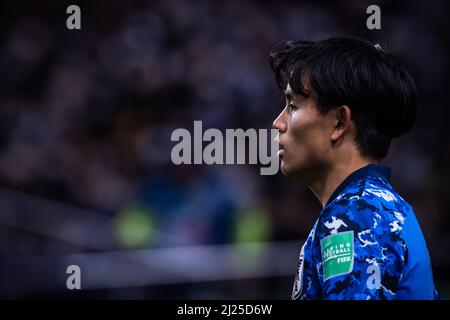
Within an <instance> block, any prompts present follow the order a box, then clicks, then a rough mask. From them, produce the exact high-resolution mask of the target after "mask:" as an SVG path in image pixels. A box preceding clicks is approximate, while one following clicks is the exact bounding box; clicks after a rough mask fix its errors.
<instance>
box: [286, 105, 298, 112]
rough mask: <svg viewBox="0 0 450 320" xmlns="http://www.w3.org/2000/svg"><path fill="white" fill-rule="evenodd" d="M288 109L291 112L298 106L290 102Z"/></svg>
mask: <svg viewBox="0 0 450 320" xmlns="http://www.w3.org/2000/svg"><path fill="white" fill-rule="evenodd" d="M288 109H289V111H290V112H292V111H295V110H296V109H297V107H296V106H294V105H293V104H288Z"/></svg>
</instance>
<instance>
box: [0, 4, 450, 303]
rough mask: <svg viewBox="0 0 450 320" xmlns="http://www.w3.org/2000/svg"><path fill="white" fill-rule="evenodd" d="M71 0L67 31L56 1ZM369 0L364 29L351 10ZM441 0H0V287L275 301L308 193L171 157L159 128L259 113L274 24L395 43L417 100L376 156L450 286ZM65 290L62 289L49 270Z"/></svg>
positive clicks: (246, 168) (270, 103) (282, 293)
mask: <svg viewBox="0 0 450 320" xmlns="http://www.w3.org/2000/svg"><path fill="white" fill-rule="evenodd" d="M70 4H77V5H79V6H80V7H81V25H82V29H81V30H73V31H70V30H68V29H67V28H66V19H67V17H68V14H66V8H67V6H68V5H70ZM370 4H377V5H379V6H380V8H381V17H382V18H381V27H382V29H381V30H368V29H367V28H366V19H367V17H368V14H366V8H367V6H368V5H370ZM448 12H450V10H449V3H448V1H444V0H440V1H439V0H438V1H417V0H416V1H395V2H394V1H375V2H373V1H371V2H366V1H321V2H317V1H286V2H280V1H133V2H132V1H86V2H83V1H73V2H64V1H27V2H24V1H3V2H2V3H1V4H0V297H3V298H36V297H37V298H48V297H60V298H74V297H75V298H108V299H109V298H136V299H153V298H163V299H165V298H183V299H199V298H210V299H215V298H225V299H228V298H232V299H242V298H243V299H258V298H268V299H289V297H290V291H291V287H292V282H293V278H294V274H295V269H296V261H297V256H298V253H299V250H300V247H301V244H302V241H303V239H305V238H306V237H307V235H308V233H309V230H310V229H311V227H312V225H313V223H314V221H315V220H316V218H317V216H318V214H319V212H320V208H321V207H320V205H319V203H318V201H317V200H316V199H315V198H314V197H313V195H312V193H311V192H310V191H309V190H308V189H307V188H306V187H304V186H301V185H298V184H295V183H293V182H292V181H290V180H289V179H288V178H286V177H284V176H283V175H282V174H281V173H278V174H277V175H275V176H261V175H260V174H259V166H255V165H215V166H207V165H184V166H183V165H182V166H175V165H173V164H172V163H171V161H170V152H171V149H172V147H173V146H174V144H175V143H174V142H171V141H170V135H171V133H172V131H173V130H174V129H176V128H187V129H189V130H192V128H193V121H194V120H202V121H203V126H204V130H205V129H206V128H208V127H212V128H218V129H220V130H221V131H223V132H224V130H225V129H226V128H231V129H233V128H243V129H247V128H262V129H263V128H266V129H270V128H271V125H272V122H273V120H274V119H275V117H276V116H277V115H278V113H279V112H280V111H281V109H282V107H283V103H284V102H283V100H282V99H281V95H280V92H279V91H278V90H277V88H276V85H275V82H274V79H273V74H272V72H271V70H270V69H269V66H268V54H269V52H270V49H271V48H272V47H273V46H274V45H275V44H276V43H278V42H280V41H283V40H289V39H308V40H318V39H322V38H325V37H330V36H350V35H351V36H358V37H362V38H364V39H367V40H370V41H372V42H374V43H376V42H378V43H380V44H382V45H383V46H384V47H385V48H386V49H387V51H389V52H391V53H393V54H395V55H397V56H399V57H400V58H401V60H402V61H404V62H405V63H406V64H407V66H408V69H409V70H410V73H411V74H412V75H413V77H414V78H415V80H416V82H417V87H418V93H419V101H420V107H419V116H418V119H417V123H416V125H415V127H414V129H413V131H412V132H411V133H409V134H407V135H406V136H404V137H401V138H399V139H398V140H394V142H393V144H392V147H391V149H390V153H389V156H388V157H387V159H386V160H385V163H386V164H388V165H390V166H391V167H392V169H393V175H392V182H393V185H394V187H395V188H396V189H397V191H398V192H399V193H400V194H401V195H402V196H403V197H404V198H405V199H406V200H407V201H408V202H409V203H411V204H412V205H413V206H414V208H415V212H416V215H417V217H418V219H419V221H420V223H421V226H422V229H423V231H424V234H425V237H426V239H427V241H428V246H429V249H430V253H431V256H432V261H433V267H434V273H435V281H436V286H437V288H438V290H439V292H440V294H441V296H442V298H444V299H446V298H450V273H449V270H450V269H449V268H450V258H449V256H448V251H447V250H448V244H449V242H450V223H449V222H450V221H449V205H450V203H449V202H450V194H449V190H448V187H447V186H448V182H449V162H450V154H449V151H450V148H449V147H450V145H449V133H448V128H447V123H448V121H449V113H448V99H447V97H448V92H449V90H450V86H449V75H448V70H449V65H448V64H449V31H448V30H450V26H449V20H448ZM71 264H77V265H79V266H80V267H81V270H82V290H81V291H76V292H74V291H69V290H68V289H67V288H66V285H65V284H66V278H67V277H68V275H67V274H66V268H67V266H68V265H71Z"/></svg>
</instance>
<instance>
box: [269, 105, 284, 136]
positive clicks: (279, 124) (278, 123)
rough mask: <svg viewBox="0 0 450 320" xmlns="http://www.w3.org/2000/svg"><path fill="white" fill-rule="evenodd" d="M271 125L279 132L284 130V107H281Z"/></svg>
mask: <svg viewBox="0 0 450 320" xmlns="http://www.w3.org/2000/svg"><path fill="white" fill-rule="evenodd" d="M272 126H273V128H274V129H277V130H278V131H280V132H285V131H286V121H285V120H284V109H283V111H281V113H280V114H279V115H278V117H277V118H276V119H275V121H274V122H273V124H272Z"/></svg>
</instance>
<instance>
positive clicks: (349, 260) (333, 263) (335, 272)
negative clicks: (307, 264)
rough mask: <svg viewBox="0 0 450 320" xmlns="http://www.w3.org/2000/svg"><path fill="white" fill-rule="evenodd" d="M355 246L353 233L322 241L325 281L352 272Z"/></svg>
mask: <svg viewBox="0 0 450 320" xmlns="http://www.w3.org/2000/svg"><path fill="white" fill-rule="evenodd" d="M353 244H354V242H353V231H347V232H341V233H338V234H332V235H330V236H328V237H325V238H323V239H322V240H321V241H320V249H321V252H322V261H323V274H324V276H323V277H324V281H326V280H328V279H330V278H333V277H337V276H340V275H344V274H347V273H350V272H352V270H353V259H354V255H355V254H354V245H353Z"/></svg>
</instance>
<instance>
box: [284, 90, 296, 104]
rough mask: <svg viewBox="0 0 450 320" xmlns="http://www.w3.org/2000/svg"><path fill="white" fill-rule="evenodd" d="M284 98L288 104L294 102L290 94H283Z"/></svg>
mask: <svg viewBox="0 0 450 320" xmlns="http://www.w3.org/2000/svg"><path fill="white" fill-rule="evenodd" d="M284 97H285V98H286V100H287V101H288V102H291V101H293V100H294V95H293V94H292V93H291V92H285V93H284Z"/></svg>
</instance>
